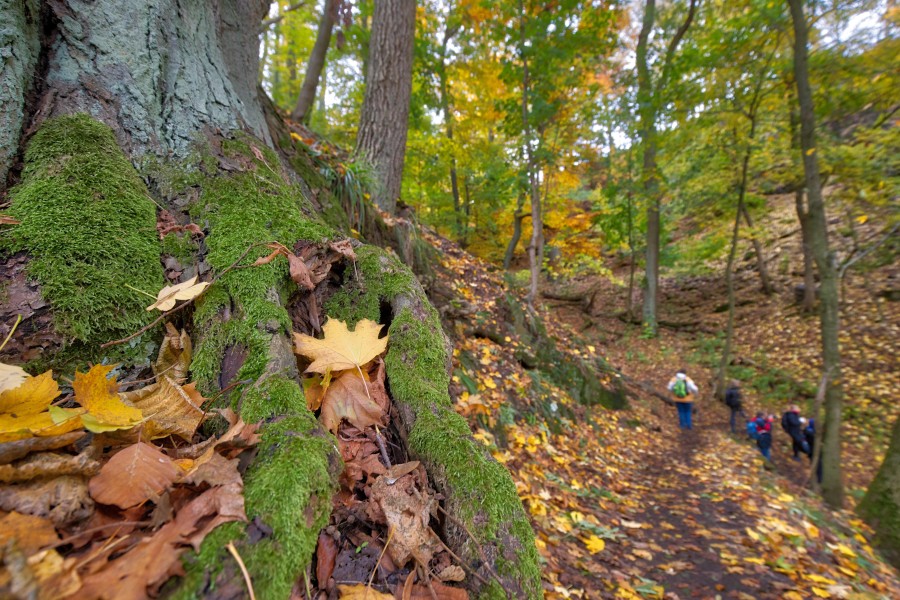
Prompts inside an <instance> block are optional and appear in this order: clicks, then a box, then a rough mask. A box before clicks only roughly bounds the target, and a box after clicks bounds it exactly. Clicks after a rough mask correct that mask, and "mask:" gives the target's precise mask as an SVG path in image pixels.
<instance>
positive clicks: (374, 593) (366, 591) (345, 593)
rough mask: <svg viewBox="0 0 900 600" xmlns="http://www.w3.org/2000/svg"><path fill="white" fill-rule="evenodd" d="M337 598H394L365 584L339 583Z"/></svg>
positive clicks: (343, 599)
mask: <svg viewBox="0 0 900 600" xmlns="http://www.w3.org/2000/svg"><path fill="white" fill-rule="evenodd" d="M337 589H338V598H340V599H341V600H394V595H393V594H385V593H384V592H379V591H378V590H374V589H372V588H370V587H369V586H367V585H363V584H361V583H358V584H356V585H339V586H337Z"/></svg>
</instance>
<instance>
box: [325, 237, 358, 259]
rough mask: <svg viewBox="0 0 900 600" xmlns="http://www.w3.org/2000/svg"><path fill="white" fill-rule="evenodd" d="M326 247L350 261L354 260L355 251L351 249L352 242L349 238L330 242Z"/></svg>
mask: <svg viewBox="0 0 900 600" xmlns="http://www.w3.org/2000/svg"><path fill="white" fill-rule="evenodd" d="M328 247H329V248H331V249H332V250H334V251H335V252H337V253H338V254H340V255H341V256H343V257H344V258H348V259H350V260H352V261H355V260H356V252H354V251H353V243H352V242H351V241H350V240H341V241H340V242H332V243H330V244H328Z"/></svg>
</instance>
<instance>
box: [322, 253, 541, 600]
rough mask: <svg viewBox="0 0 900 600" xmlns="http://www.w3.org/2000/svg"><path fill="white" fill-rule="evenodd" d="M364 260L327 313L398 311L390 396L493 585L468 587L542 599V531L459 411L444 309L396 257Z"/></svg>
mask: <svg viewBox="0 0 900 600" xmlns="http://www.w3.org/2000/svg"><path fill="white" fill-rule="evenodd" d="M357 254H358V257H359V261H358V265H357V266H358V268H359V272H360V280H358V281H348V282H346V284H345V285H344V288H343V289H342V290H341V291H340V292H339V293H338V294H336V295H335V296H334V297H333V298H332V299H331V301H330V302H329V303H328V305H327V306H326V309H327V312H328V314H329V315H331V316H334V317H336V318H340V319H343V320H347V321H351V322H356V321H358V320H360V319H363V318H368V319H378V318H379V315H381V314H383V313H384V311H385V310H387V309H388V308H389V309H390V312H391V314H392V318H391V324H390V328H389V333H390V338H391V341H390V343H389V345H388V354H387V358H386V361H385V362H386V367H387V378H388V382H389V384H390V391H391V395H392V398H393V401H394V403H395V405H396V406H397V408H398V410H399V414H400V418H401V421H402V431H403V433H405V435H406V437H407V446H408V450H409V453H410V456H412V457H413V458H416V459H417V460H420V461H422V462H423V463H424V465H425V467H426V469H427V470H428V473H429V475H430V477H431V479H432V482H433V483H434V484H435V486H436V488H437V491H438V492H439V493H440V494H441V495H442V496H443V497H444V509H445V510H446V511H447V513H448V514H450V515H452V516H453V519H448V520H447V521H445V522H444V523H443V527H444V531H443V532H442V533H443V535H444V538H445V539H446V540H447V541H448V545H449V546H450V547H451V548H452V549H453V550H454V552H455V553H456V554H457V555H459V556H460V557H461V558H462V559H463V560H464V561H465V562H466V563H467V565H468V566H469V567H470V568H472V569H473V570H475V571H477V572H478V573H479V574H480V575H481V576H482V577H483V578H484V579H485V580H486V581H488V582H489V584H488V585H482V584H481V583H480V582H479V581H477V580H475V579H474V578H470V579H469V580H468V586H469V587H470V589H471V590H472V591H473V592H474V593H475V594H476V595H477V596H478V597H482V598H505V597H512V598H539V597H541V583H540V570H539V565H538V555H537V550H536V547H535V543H534V533H533V531H532V529H531V525H530V524H529V521H528V519H527V517H526V515H525V511H524V509H523V508H522V504H521V502H520V500H519V498H518V495H517V494H516V489H515V486H514V485H513V482H512V478H511V477H510V475H509V473H508V472H507V471H506V469H504V468H503V467H502V466H501V465H500V464H498V463H497V462H496V461H494V460H493V458H491V457H490V455H489V454H488V453H487V451H486V449H485V448H484V447H483V446H482V445H481V444H478V443H477V442H475V440H473V438H472V436H471V434H470V431H469V427H468V425H467V423H466V421H465V420H464V419H463V418H462V417H460V416H459V415H458V414H457V413H456V412H455V411H454V410H453V408H452V405H451V400H450V396H449V393H448V386H449V383H450V375H449V365H450V362H449V357H450V354H449V344H448V342H447V339H446V337H445V336H444V333H443V330H442V328H441V324H440V319H439V317H438V314H437V311H436V310H435V309H434V307H433V306H432V305H431V304H430V303H429V302H428V300H427V299H426V297H425V293H424V291H423V290H422V287H421V286H420V284H419V282H418V281H417V279H416V278H415V276H414V275H413V274H412V272H411V271H410V270H409V269H408V268H407V267H406V266H404V265H403V264H401V263H400V261H399V260H397V259H396V258H395V257H393V256H391V255H389V254H387V253H386V252H384V251H383V250H381V249H379V248H374V247H364V248H362V249H360V250H359V251H358V252H357ZM456 521H458V522H459V523H462V524H464V527H460V526H459V525H458V524H457V523H456ZM466 529H467V530H468V531H466ZM470 534H471V535H474V537H475V539H472V537H471V536H470ZM485 562H486V563H487V564H485Z"/></svg>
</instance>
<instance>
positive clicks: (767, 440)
mask: <svg viewBox="0 0 900 600" xmlns="http://www.w3.org/2000/svg"><path fill="white" fill-rule="evenodd" d="M774 420H775V419H774V418H773V417H772V416H771V415H770V416H768V417H766V416H765V415H764V414H763V413H757V414H756V419H755V421H756V447H757V448H759V453H760V454H762V455H763V458H765V459H766V460H767V461H769V462H772V421H774Z"/></svg>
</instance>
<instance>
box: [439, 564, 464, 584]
mask: <svg viewBox="0 0 900 600" xmlns="http://www.w3.org/2000/svg"><path fill="white" fill-rule="evenodd" d="M437 576H438V579H440V580H441V581H463V580H464V579H465V578H466V572H465V571H463V568H462V567H460V566H459V565H450V566H449V567H444V569H442V570H441V572H440V573H438V575H437Z"/></svg>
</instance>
